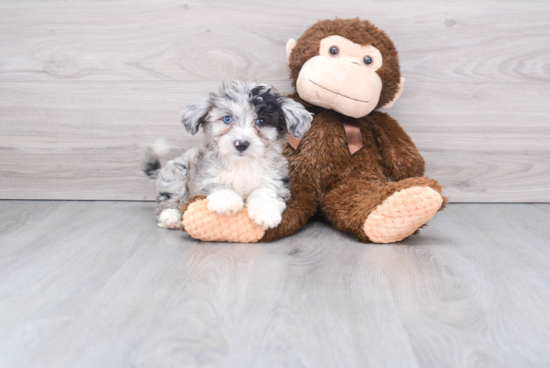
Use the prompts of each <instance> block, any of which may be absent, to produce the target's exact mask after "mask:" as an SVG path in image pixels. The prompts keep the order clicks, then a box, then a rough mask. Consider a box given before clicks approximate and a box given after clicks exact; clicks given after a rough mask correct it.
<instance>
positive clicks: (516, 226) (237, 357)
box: [0, 201, 550, 368]
mask: <svg viewBox="0 0 550 368" xmlns="http://www.w3.org/2000/svg"><path fill="white" fill-rule="evenodd" d="M153 208H154V203H151V202H40V201H3V202H0V367H10V368H12V367H13V368H16V367H41V368H44V367H71V368H73V367H94V368H95V367H102V368H103V367H155V368H158V367H199V366H200V367H239V368H240V367H315V368H316V367H473V366H479V367H542V366H548V365H549V364H550V349H548V347H549V346H550V230H549V225H550V204H545V205H542V204H452V205H450V206H449V207H448V209H447V210H446V211H444V212H442V213H439V214H438V215H437V216H436V218H435V219H434V220H433V221H432V222H431V224H430V226H429V227H428V228H426V229H424V230H423V231H422V233H421V234H420V235H418V236H416V237H413V238H412V239H409V240H407V241H405V242H403V243H400V244H395V245H393V244H392V245H373V244H361V243H358V242H356V241H354V240H353V239H352V238H350V237H348V236H345V235H343V234H341V233H338V232H336V231H334V230H333V229H331V228H330V227H329V226H328V225H327V224H325V223H322V222H312V223H310V224H309V225H308V226H307V227H306V228H305V229H304V230H302V231H301V232H299V233H298V234H295V235H294V236H292V237H290V238H287V239H284V240H282V241H279V242H275V243H271V244H225V243H201V242H197V241H194V240H192V239H190V238H189V237H188V236H187V235H186V234H184V233H181V232H177V231H168V230H163V229H160V228H158V227H157V226H156V224H155V221H154V216H153Z"/></svg>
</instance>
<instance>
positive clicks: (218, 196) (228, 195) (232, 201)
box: [207, 190, 244, 216]
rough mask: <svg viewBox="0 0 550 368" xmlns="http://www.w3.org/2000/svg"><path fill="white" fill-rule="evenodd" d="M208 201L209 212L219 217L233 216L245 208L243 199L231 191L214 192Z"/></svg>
mask: <svg viewBox="0 0 550 368" xmlns="http://www.w3.org/2000/svg"><path fill="white" fill-rule="evenodd" d="M207 199H208V211H210V212H216V213H217V214H218V215H224V216H233V215H234V214H236V213H237V212H239V211H240V210H241V209H242V208H243V207H244V202H243V199H242V197H241V196H240V195H238V194H237V193H235V192H233V191H231V190H222V191H217V192H213V193H211V194H210V195H209V196H208V197H207Z"/></svg>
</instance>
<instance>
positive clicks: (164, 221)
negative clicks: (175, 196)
mask: <svg viewBox="0 0 550 368" xmlns="http://www.w3.org/2000/svg"><path fill="white" fill-rule="evenodd" d="M158 221H159V222H158V224H157V225H158V226H159V227H162V228H165V229H179V228H180V225H181V221H180V212H179V211H178V210H177V209H176V208H169V209H167V210H164V211H162V212H161V213H160V216H159V219H158Z"/></svg>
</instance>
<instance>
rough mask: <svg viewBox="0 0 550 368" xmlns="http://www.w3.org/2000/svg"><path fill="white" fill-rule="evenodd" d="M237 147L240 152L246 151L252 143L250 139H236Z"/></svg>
mask: <svg viewBox="0 0 550 368" xmlns="http://www.w3.org/2000/svg"><path fill="white" fill-rule="evenodd" d="M234 144H235V149H236V150H237V151H239V152H243V151H246V149H247V148H248V146H250V143H248V141H235V143H234Z"/></svg>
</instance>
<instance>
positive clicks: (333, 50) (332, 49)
mask: <svg viewBox="0 0 550 368" xmlns="http://www.w3.org/2000/svg"><path fill="white" fill-rule="evenodd" d="M328 52H330V54H331V55H332V56H336V55H338V53H339V52H340V50H338V47H336V46H331V47H330V49H328Z"/></svg>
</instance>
